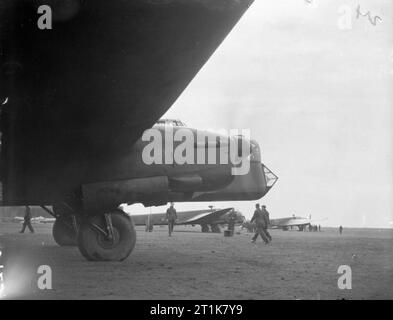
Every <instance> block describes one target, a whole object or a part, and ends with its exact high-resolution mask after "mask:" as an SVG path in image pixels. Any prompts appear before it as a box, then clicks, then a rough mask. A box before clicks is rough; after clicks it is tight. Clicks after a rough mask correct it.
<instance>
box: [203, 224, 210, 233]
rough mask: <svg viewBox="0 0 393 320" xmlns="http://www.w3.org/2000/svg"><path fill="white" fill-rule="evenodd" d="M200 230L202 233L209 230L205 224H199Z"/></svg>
mask: <svg viewBox="0 0 393 320" xmlns="http://www.w3.org/2000/svg"><path fill="white" fill-rule="evenodd" d="M201 230H202V232H203V233H208V232H209V226H208V225H207V224H201Z"/></svg>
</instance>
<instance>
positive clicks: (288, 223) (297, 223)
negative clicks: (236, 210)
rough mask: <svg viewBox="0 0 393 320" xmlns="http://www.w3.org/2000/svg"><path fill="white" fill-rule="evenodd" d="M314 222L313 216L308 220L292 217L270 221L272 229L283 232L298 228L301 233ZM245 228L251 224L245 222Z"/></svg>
mask: <svg viewBox="0 0 393 320" xmlns="http://www.w3.org/2000/svg"><path fill="white" fill-rule="evenodd" d="M313 221H314V220H311V215H310V216H309V217H308V218H304V217H298V216H295V215H292V216H291V217H284V218H277V219H270V225H269V228H270V229H281V230H283V231H287V230H289V228H292V227H297V228H298V229H299V231H303V230H304V228H306V227H308V226H310V225H311V224H312V223H313ZM243 226H244V227H245V228H249V227H250V226H251V225H250V222H249V221H248V222H245V223H244V224H243Z"/></svg>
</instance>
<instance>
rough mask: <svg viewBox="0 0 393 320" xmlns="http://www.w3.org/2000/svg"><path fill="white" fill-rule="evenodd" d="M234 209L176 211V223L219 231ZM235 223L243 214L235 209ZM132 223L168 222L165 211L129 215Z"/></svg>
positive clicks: (206, 230)
mask: <svg viewBox="0 0 393 320" xmlns="http://www.w3.org/2000/svg"><path fill="white" fill-rule="evenodd" d="M232 211H234V209H233V208H226V209H206V210H193V211H183V212H178V213H177V218H178V220H177V222H176V225H192V226H195V225H200V226H201V231H202V232H209V227H210V230H211V232H214V233H219V232H221V229H220V225H224V224H227V223H228V216H229V214H230V213H231V212H232ZM235 214H236V223H243V222H244V219H245V218H244V216H243V215H242V214H241V213H240V212H237V211H235ZM131 217H132V220H133V221H134V224H135V225H137V226H142V225H143V226H145V225H149V224H150V225H151V226H153V225H166V224H167V223H168V222H167V220H166V214H165V213H158V214H136V215H134V214H132V215H131Z"/></svg>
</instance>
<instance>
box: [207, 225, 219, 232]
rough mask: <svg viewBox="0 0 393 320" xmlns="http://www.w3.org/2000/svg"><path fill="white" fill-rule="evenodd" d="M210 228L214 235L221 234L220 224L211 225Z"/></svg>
mask: <svg viewBox="0 0 393 320" xmlns="http://www.w3.org/2000/svg"><path fill="white" fill-rule="evenodd" d="M210 228H211V230H212V232H213V233H221V228H220V226H219V225H218V224H212V225H210Z"/></svg>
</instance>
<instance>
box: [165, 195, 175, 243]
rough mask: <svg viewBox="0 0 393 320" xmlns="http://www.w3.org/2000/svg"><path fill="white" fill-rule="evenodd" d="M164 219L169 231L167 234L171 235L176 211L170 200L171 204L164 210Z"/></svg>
mask: <svg viewBox="0 0 393 320" xmlns="http://www.w3.org/2000/svg"><path fill="white" fill-rule="evenodd" d="M166 219H167V220H168V232H169V236H170V237H171V236H172V232H173V227H174V225H175V222H176V220H177V213H176V209H175V207H174V203H173V202H171V206H170V207H169V208H168V209H167V210H166Z"/></svg>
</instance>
